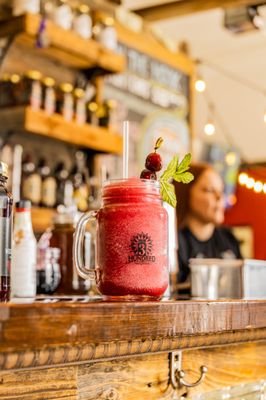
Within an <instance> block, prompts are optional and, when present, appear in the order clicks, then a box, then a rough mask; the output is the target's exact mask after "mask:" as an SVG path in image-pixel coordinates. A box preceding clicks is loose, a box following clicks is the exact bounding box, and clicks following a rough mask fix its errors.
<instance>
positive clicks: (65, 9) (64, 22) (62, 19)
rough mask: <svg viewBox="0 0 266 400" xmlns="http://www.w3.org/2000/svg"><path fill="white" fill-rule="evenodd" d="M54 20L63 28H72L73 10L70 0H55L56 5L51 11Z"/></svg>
mask: <svg viewBox="0 0 266 400" xmlns="http://www.w3.org/2000/svg"><path fill="white" fill-rule="evenodd" d="M50 18H51V19H52V20H53V22H54V23H55V24H56V25H58V26H60V27H61V28H63V29H67V30H69V29H71V28H72V22H73V10H72V7H71V6H70V4H69V1H68V0H55V6H54V7H53V9H52V12H51V13H50Z"/></svg>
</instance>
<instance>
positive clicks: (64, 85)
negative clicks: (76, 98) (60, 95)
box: [59, 82, 73, 93]
mask: <svg viewBox="0 0 266 400" xmlns="http://www.w3.org/2000/svg"><path fill="white" fill-rule="evenodd" d="M59 87H60V89H61V90H62V92H65V93H71V92H72V90H73V85H71V83H67V82H66V83H61V85H60V86H59Z"/></svg>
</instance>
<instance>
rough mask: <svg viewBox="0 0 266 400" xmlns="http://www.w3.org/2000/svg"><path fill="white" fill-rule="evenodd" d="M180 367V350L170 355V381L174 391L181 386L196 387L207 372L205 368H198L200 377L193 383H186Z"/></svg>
mask: <svg viewBox="0 0 266 400" xmlns="http://www.w3.org/2000/svg"><path fill="white" fill-rule="evenodd" d="M181 366H182V352H181V351H180V350H179V351H173V352H172V353H171V359H170V381H171V384H172V386H173V388H174V389H177V388H178V387H182V386H185V387H187V388H192V387H195V386H198V385H199V384H200V383H201V382H202V381H203V379H204V378H205V375H206V373H207V371H208V369H207V367H205V366H204V365H202V366H201V367H200V372H201V375H200V377H199V379H198V380H197V381H196V382H194V383H188V382H186V381H185V379H184V378H185V372H184V371H183V370H182V368H181Z"/></svg>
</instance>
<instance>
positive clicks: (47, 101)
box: [42, 76, 55, 115]
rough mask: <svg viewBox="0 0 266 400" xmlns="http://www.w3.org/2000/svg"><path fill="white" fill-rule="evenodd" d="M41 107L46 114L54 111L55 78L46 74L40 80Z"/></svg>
mask: <svg viewBox="0 0 266 400" xmlns="http://www.w3.org/2000/svg"><path fill="white" fill-rule="evenodd" d="M42 108H43V109H44V111H45V112H46V114H48V115H52V114H53V113H54V112H55V80H54V79H53V78H50V77H48V76H47V77H45V78H43V80H42Z"/></svg>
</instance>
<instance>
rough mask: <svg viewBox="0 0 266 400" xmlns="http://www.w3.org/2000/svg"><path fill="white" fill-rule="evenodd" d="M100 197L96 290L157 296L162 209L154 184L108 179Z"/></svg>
mask: <svg viewBox="0 0 266 400" xmlns="http://www.w3.org/2000/svg"><path fill="white" fill-rule="evenodd" d="M149 182H150V181H149ZM152 186H153V185H152ZM103 198H104V204H105V206H104V207H103V208H102V209H101V210H100V211H99V215H98V232H97V261H98V282H97V283H98V286H99V290H100V292H101V293H102V294H104V295H106V296H134V297H138V296H147V297H153V298H160V297H161V296H162V295H163V293H164V292H165V290H166V288H167V286H168V277H169V273H168V245H167V240H168V222H167V213H166V211H165V209H164V208H163V207H162V205H161V200H160V196H159V189H158V187H157V188H156V187H154V186H153V187H151V184H150V183H148V184H147V183H146V182H145V181H144V180H140V179H130V180H128V181H122V182H120V183H117V184H114V183H113V184H111V185H109V186H108V187H107V188H105V189H104V193H103Z"/></svg>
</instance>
